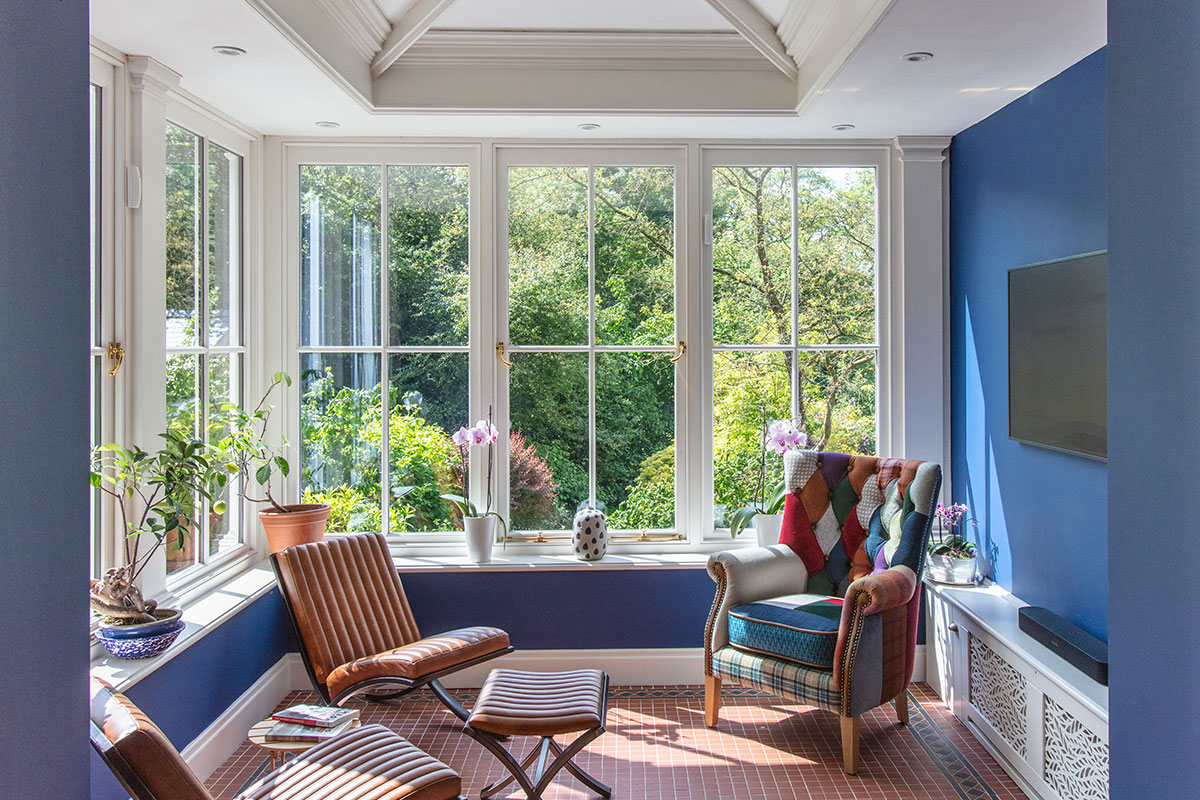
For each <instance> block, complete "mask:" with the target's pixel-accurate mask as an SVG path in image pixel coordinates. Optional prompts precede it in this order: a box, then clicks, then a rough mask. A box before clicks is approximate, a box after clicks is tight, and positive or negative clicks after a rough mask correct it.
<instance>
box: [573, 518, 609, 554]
mask: <svg viewBox="0 0 1200 800" xmlns="http://www.w3.org/2000/svg"><path fill="white" fill-rule="evenodd" d="M571 530H572V533H571V544H572V545H574V547H575V557H576V558H578V559H579V560H580V561H599V560H600V559H602V558H604V553H605V552H606V551H607V550H608V520H607V519H606V518H605V516H604V512H603V511H601V510H600V509H598V508H584V509H581V510H580V511H579V513H577V514H576V515H575V520H574V521H573V522H572V524H571Z"/></svg>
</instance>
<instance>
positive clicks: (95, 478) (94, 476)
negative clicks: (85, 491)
mask: <svg viewBox="0 0 1200 800" xmlns="http://www.w3.org/2000/svg"><path fill="white" fill-rule="evenodd" d="M88 479H89V480H90V481H91V482H92V486H94V487H95V488H97V489H99V488H100V481H101V478H100V473H99V472H93V473H91V475H90V476H89V478H88Z"/></svg>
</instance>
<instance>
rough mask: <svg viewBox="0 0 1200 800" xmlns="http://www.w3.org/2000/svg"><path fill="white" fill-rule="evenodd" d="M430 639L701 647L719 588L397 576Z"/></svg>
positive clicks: (620, 575)
mask: <svg viewBox="0 0 1200 800" xmlns="http://www.w3.org/2000/svg"><path fill="white" fill-rule="evenodd" d="M400 579H401V580H402V581H403V582H404V591H405V593H406V594H407V595H408V602H409V605H411V606H412V609H413V614H415V615H416V618H417V624H418V625H419V626H420V628H421V633H423V634H425V635H429V634H433V633H437V632H439V631H444V630H449V629H452V628H459V627H463V626H466V625H494V626H496V627H498V628H503V629H504V630H506V631H508V635H509V637H510V639H511V641H512V643H513V645H514V646H515V647H517V648H519V649H528V650H542V649H558V648H568V649H587V648H592V647H702V646H703V645H704V623H705V621H706V620H707V619H708V610H709V608H711V607H712V601H713V595H714V593H715V590H716V584H714V583H713V582H712V579H711V578H709V577H708V573H707V572H706V571H705V570H704V569H703V568H697V569H664V570H657V569H656V570H643V569H636V570H596V571H594V572H591V571H583V570H571V571H561V572H552V571H535V570H532V569H531V570H529V571H528V572H446V573H438V572H433V573H430V572H423V573H405V574H402V575H401V576H400Z"/></svg>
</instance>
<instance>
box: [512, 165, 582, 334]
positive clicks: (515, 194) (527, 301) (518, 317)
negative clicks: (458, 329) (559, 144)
mask: <svg viewBox="0 0 1200 800" xmlns="http://www.w3.org/2000/svg"><path fill="white" fill-rule="evenodd" d="M587 176H588V171H587V169H586V168H585V167H563V168H555V167H510V168H509V170H508V299H509V320H508V330H509V339H510V340H511V341H512V342H513V343H516V344H530V345H555V344H587V340H588V235H587V217H588V211H587V208H588V197H587V195H588V192H587Z"/></svg>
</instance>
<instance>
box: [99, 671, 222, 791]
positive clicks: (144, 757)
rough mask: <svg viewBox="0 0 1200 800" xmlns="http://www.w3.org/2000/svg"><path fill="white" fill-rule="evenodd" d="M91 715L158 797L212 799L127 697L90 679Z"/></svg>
mask: <svg viewBox="0 0 1200 800" xmlns="http://www.w3.org/2000/svg"><path fill="white" fill-rule="evenodd" d="M91 717H92V722H94V723H96V727H98V728H99V729H100V730H101V731H103V732H104V735H105V736H106V737H107V738H108V740H109V741H110V742H112V744H113V746H114V747H115V748H116V750H117V752H118V753H120V755H121V757H122V758H124V759H125V762H126V763H127V764H128V765H129V768H130V769H132V770H133V772H135V773H137V775H138V777H139V778H141V780H142V782H143V783H144V784H145V785H146V788H147V789H149V790H150V791H151V793H153V795H154V796H155V797H157V798H160V800H212V795H210V794H209V793H208V791H207V790H206V789H205V788H204V784H202V783H201V782H200V781H199V780H198V779H197V778H196V774H195V773H194V772H192V770H191V768H190V767H188V765H187V762H185V761H184V760H183V757H182V756H181V755H179V751H178V750H176V749H175V746H174V745H172V744H171V742H170V741H169V740H168V739H167V737H166V736H164V735H163V732H162V731H160V730H159V729H158V726H157V725H155V724H154V723H153V722H151V721H150V720H149V719H148V718H147V717H146V715H145V714H143V713H142V712H141V710H139V709H138V707H137V706H135V705H134V704H133V703H131V702H130V701H129V698H127V697H125V695H123V694H121V693H120V692H117V691H115V690H114V689H113V688H112V686H110V685H109V684H107V683H105V682H104V681H102V680H99V679H98V678H92V679H91Z"/></svg>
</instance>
